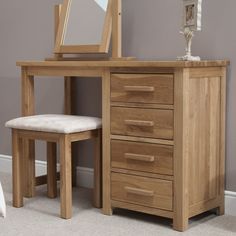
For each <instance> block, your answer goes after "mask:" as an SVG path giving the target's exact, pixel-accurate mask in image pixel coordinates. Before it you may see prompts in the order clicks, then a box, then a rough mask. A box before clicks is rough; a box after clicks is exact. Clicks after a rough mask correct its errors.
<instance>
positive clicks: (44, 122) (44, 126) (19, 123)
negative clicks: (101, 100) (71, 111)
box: [6, 114, 102, 134]
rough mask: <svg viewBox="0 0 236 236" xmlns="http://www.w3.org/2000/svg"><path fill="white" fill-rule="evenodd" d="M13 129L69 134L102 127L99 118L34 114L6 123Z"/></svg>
mask: <svg viewBox="0 0 236 236" xmlns="http://www.w3.org/2000/svg"><path fill="white" fill-rule="evenodd" d="M6 127H9V128H13V129H23V130H34V131H43V132H52V133H62V134H71V133H77V132H83V131H87V130H94V129H99V128H101V127H102V121H101V119H100V118H96V117H88V116H71V115H52V114H48V115H36V116H26V117H19V118H16V119H13V120H10V121H8V122H7V123H6Z"/></svg>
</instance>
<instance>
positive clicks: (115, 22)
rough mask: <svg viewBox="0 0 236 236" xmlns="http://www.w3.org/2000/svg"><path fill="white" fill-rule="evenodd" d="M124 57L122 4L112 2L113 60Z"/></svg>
mask: <svg viewBox="0 0 236 236" xmlns="http://www.w3.org/2000/svg"><path fill="white" fill-rule="evenodd" d="M121 57H122V2H121V0H112V58H114V59H115V58H121Z"/></svg>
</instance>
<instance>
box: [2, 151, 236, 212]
mask: <svg viewBox="0 0 236 236" xmlns="http://www.w3.org/2000/svg"><path fill="white" fill-rule="evenodd" d="M11 159H12V158H11V156H7V155H0V172H3V173H11V171H12V167H11V161H12V160H11ZM58 169H59V166H58ZM46 170H47V164H46V162H45V161H36V176H39V175H44V174H46ZM76 178H77V179H76V182H77V184H78V186H81V187H85V188H92V187H93V169H91V168H86V167H77V168H76ZM225 213H226V214H227V215H233V216H236V192H230V191H225Z"/></svg>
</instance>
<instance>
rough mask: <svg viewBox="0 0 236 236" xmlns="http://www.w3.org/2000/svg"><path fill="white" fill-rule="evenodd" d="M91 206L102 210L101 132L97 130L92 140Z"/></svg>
mask: <svg viewBox="0 0 236 236" xmlns="http://www.w3.org/2000/svg"><path fill="white" fill-rule="evenodd" d="M93 191H94V193H93V204H94V206H95V207H96V208H102V130H101V129H100V130H98V132H97V137H96V138H95V139H94V188H93Z"/></svg>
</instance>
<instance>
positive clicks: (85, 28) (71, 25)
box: [63, 0, 108, 45]
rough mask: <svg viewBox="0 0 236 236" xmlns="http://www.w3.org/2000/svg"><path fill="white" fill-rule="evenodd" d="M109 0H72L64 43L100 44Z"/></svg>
mask: <svg viewBox="0 0 236 236" xmlns="http://www.w3.org/2000/svg"><path fill="white" fill-rule="evenodd" d="M107 6H108V0H71V5H70V9H69V14H68V21H67V27H66V31H65V38H64V43H63V44H64V45H93V44H100V43H101V41H102V36H103V28H104V23H105V17H106V12H107Z"/></svg>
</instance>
